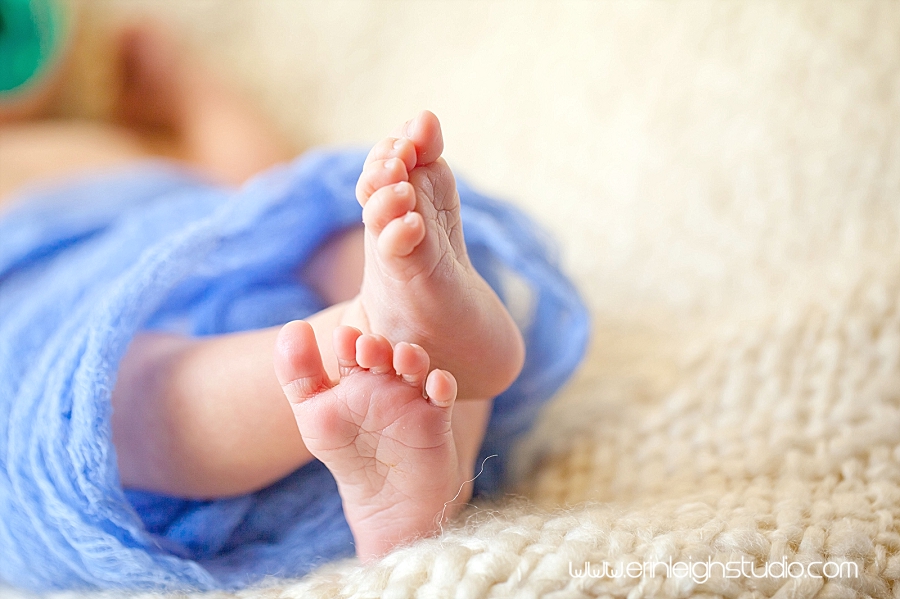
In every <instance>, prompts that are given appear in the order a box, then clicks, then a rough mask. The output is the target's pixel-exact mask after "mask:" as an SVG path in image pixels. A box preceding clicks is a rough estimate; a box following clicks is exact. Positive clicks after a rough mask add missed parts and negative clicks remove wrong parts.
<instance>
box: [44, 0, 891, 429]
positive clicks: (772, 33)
mask: <svg viewBox="0 0 900 599" xmlns="http://www.w3.org/2000/svg"><path fill="white" fill-rule="evenodd" d="M69 6H71V7H72V9H73V10H74V14H76V15H77V27H76V34H75V37H74V42H73V46H72V54H71V56H70V61H71V67H72V69H71V71H70V73H69V75H68V76H67V78H66V80H65V81H64V83H63V88H62V94H61V96H60V100H59V101H58V103H57V106H56V107H55V109H54V112H55V114H56V115H57V116H68V117H78V118H90V119H102V118H105V117H108V116H109V111H110V109H111V102H112V99H113V97H114V93H113V90H115V89H116V82H115V80H114V78H115V68H114V66H115V65H114V62H115V61H114V60H112V57H113V56H114V54H115V52H114V51H113V50H112V48H113V45H114V40H115V32H116V31H117V30H118V29H119V28H121V27H122V26H123V25H124V24H128V23H134V22H140V21H141V20H144V19H148V18H149V19H151V20H153V21H155V22H157V23H161V24H163V25H164V26H165V27H166V28H168V29H169V30H171V31H172V32H173V39H175V40H178V42H179V43H181V44H183V46H184V51H185V52H187V53H190V54H193V55H195V56H196V57H197V58H198V59H199V60H200V61H202V62H203V63H204V64H205V65H206V66H207V67H208V68H209V69H210V70H212V71H214V72H215V73H217V74H218V75H219V76H220V77H221V78H222V79H224V80H226V81H228V82H230V83H231V84H232V85H233V86H235V87H236V88H237V89H239V90H241V92H242V93H243V94H244V95H245V96H246V97H248V98H249V99H250V101H251V102H253V103H254V104H255V105H256V106H257V107H259V109H260V110H261V111H262V112H263V113H264V114H265V115H266V116H268V117H269V118H270V119H271V120H272V121H273V122H274V123H275V125H276V126H277V128H278V129H280V130H281V131H282V132H283V133H284V134H285V135H286V136H287V137H288V138H289V140H290V142H291V143H292V144H293V146H294V147H295V149H296V151H297V152H301V151H303V150H304V149H306V148H310V147H313V146H318V145H369V144H371V143H373V142H374V141H375V140H377V139H379V138H380V137H381V136H383V135H384V134H385V133H387V132H389V131H390V130H392V129H393V128H394V127H395V126H396V125H397V124H398V123H402V122H403V121H404V120H405V119H408V118H410V116H412V115H413V114H415V113H416V112H417V111H418V110H420V109H423V108H428V109H430V110H432V111H434V112H435V113H436V114H437V115H438V116H439V117H440V119H441V121H442V123H443V126H444V133H445V141H446V152H445V155H446V157H447V159H448V161H449V162H450V164H451V166H452V167H453V168H454V170H455V171H456V173H457V175H458V176H462V177H464V178H466V179H468V180H469V182H470V183H472V184H474V185H475V186H476V187H478V188H480V189H482V190H484V191H486V192H488V193H490V194H493V195H495V196H497V197H501V198H504V199H507V200H509V201H511V202H513V203H515V204H517V205H519V206H521V207H522V208H524V209H525V210H526V211H527V212H528V213H530V214H531V215H532V216H533V217H534V218H535V219H536V220H537V221H538V222H540V223H542V224H543V225H544V226H545V227H546V228H547V229H548V230H549V231H550V233H551V234H552V235H553V237H554V238H555V239H556V240H557V242H558V245H559V247H560V255H561V260H562V261H563V264H564V265H565V268H566V269H567V271H568V272H569V273H570V274H571V275H572V276H573V278H574V279H575V280H576V282H577V284H578V286H579V288H580V289H581V290H582V291H583V293H584V295H585V298H586V300H587V302H588V304H589V305H590V306H591V308H592V311H593V314H594V321H595V326H594V341H593V350H592V353H591V357H590V358H589V363H590V366H589V367H588V368H586V369H585V371H584V372H583V374H582V378H581V379H579V380H580V381H581V382H580V383H578V384H576V385H581V386H582V387H583V388H585V389H591V390H594V391H596V390H597V389H610V388H616V387H617V386H620V387H622V386H624V388H626V389H627V391H626V392H623V393H621V396H622V397H623V398H627V400H628V401H635V398H640V397H659V396H660V393H661V392H663V391H665V390H667V388H668V386H669V385H670V384H671V383H672V381H674V380H675V379H676V378H677V372H678V371H679V369H680V368H682V364H683V360H682V358H683V356H685V355H688V354H689V351H687V349H686V348H688V347H689V346H690V345H691V343H693V342H694V341H696V340H698V339H700V338H702V337H703V336H704V333H703V332H704V331H707V330H714V329H716V328H717V327H718V326H719V325H720V324H721V323H723V322H724V323H730V324H733V325H735V326H738V327H739V326H743V324H745V323H747V322H751V321H754V320H757V319H762V318H764V317H765V316H766V315H768V314H770V313H772V312H773V311H777V310H779V309H780V307H781V306H796V305H804V302H807V301H809V300H810V299H815V298H817V297H819V296H824V295H828V294H829V293H831V292H832V291H834V290H837V291H840V290H842V289H848V288H850V287H852V286H853V285H855V284H856V283H857V282H858V281H859V280H860V279H864V278H865V277H871V276H876V275H877V273H875V272H874V271H876V270H878V269H879V268H893V266H892V265H893V264H894V262H896V257H897V256H900V245H898V243H900V241H898V240H900V233H898V230H897V228H898V223H900V4H898V3H895V2H885V1H861V0H860V1H848V2H819V1H810V2H789V3H786V2H780V1H758V2H736V1H735V2H731V1H729V2H721V1H712V0H696V1H695V0H691V1H676V2H656V1H632V0H627V1H626V0H622V1H616V0H611V1H604V2H596V1H578V0H565V1H553V2H551V1H549V0H544V1H530V0H515V1H497V0H444V1H439V0H433V1H415V0H328V1H325V0H260V1H256V0H192V1H190V2H183V1H176V0H146V1H140V0H89V1H88V0H81V1H78V0H73V1H72V2H70V3H69ZM891 257H893V258H892V259H890V260H888V259H887V258H891ZM623 401H624V400H623ZM563 403H564V402H563ZM570 420H573V422H574V420H577V419H576V418H570ZM558 424H559V423H558V422H557V423H556V424H555V425H554V426H557V425H558ZM573 426H574V424H573ZM557 429H558V426H557Z"/></svg>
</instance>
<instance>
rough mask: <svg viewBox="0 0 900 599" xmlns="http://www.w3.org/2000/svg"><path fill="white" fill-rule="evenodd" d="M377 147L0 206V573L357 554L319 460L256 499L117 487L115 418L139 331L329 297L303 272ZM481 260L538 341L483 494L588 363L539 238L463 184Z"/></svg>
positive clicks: (135, 176)
mask: <svg viewBox="0 0 900 599" xmlns="http://www.w3.org/2000/svg"><path fill="white" fill-rule="evenodd" d="M364 157H365V154H364V153H363V152H358V151H341V152H338V151H334V152H312V153H309V154H306V155H305V156H303V157H301V158H299V159H298V160H296V161H295V162H293V163H291V164H288V165H284V166H280V167H277V168H274V169H272V170H270V171H268V172H266V173H263V174H261V175H259V176H258V177H256V178H255V179H253V180H252V181H250V182H248V183H247V184H246V185H245V186H243V187H242V188H241V189H237V190H235V189H226V188H220V187H216V186H214V185H211V184H210V183H208V182H205V181H203V180H201V179H199V178H198V177H197V176H196V175H194V174H192V173H190V172H187V171H184V170H181V169H179V168H176V167H174V166H172V165H168V164H165V163H146V164H142V165H139V166H136V167H134V168H131V169H128V170H123V171H119V172H116V173H107V174H103V175H97V176H93V177H88V178H84V179H81V180H79V181H77V182H71V183H69V184H67V185H66V186H65V187H55V188H48V189H44V190H35V191H32V192H31V193H30V194H29V197H28V198H27V200H25V199H23V201H20V202H19V204H18V206H17V207H16V208H15V209H13V210H11V211H9V212H8V213H6V214H5V215H3V217H2V218H0V368H2V370H0V579H2V580H4V581H7V582H9V583H11V584H13V585H16V586H20V587H23V588H28V589H33V590H47V589H61V588H120V589H140V588H155V589H163V588H167V589H177V588H194V589H214V588H237V587H241V586H244V585H247V584H251V583H254V582H257V581H259V580H260V579H262V578H263V577H265V576H268V575H277V576H299V575H302V574H304V573H306V572H308V571H309V570H310V569H312V568H313V567H315V566H316V565H318V564H320V563H322V562H323V561H327V560H329V559H332V558H335V557H338V556H345V555H351V554H352V553H353V546H352V537H351V535H350V532H349V529H348V528H347V524H346V522H345V521H344V518H343V514H342V511H341V505H340V498H339V496H338V495H337V490H336V486H335V483H334V481H333V479H332V478H331V475H330V473H329V472H328V471H327V470H326V469H325V468H324V467H323V466H322V465H321V464H320V463H318V462H313V463H311V464H308V465H307V466H305V467H303V468H301V469H300V470H298V471H297V472H295V473H293V474H292V475H290V476H288V477H287V478H285V479H284V480H282V481H279V482H278V483H276V484H274V485H272V486H271V487H269V488H267V489H264V490H262V491H259V492H257V493H254V494H250V495H246V496H242V497H237V498H230V499H225V500H219V501H189V500H183V499H178V498H171V497H161V496H157V495H153V494H149V493H140V492H134V491H126V490H123V489H122V488H121V485H120V483H119V478H118V472H117V468H116V456H115V450H114V447H113V445H112V436H111V428H110V416H111V407H110V395H111V391H112V388H113V386H114V384H115V379H116V371H117V367H118V364H119V362H120V360H121V358H122V356H123V355H124V353H125V350H126V349H127V347H128V344H129V342H130V340H131V339H132V337H133V336H134V335H135V334H136V333H137V332H138V331H140V330H145V329H159V330H167V331H178V332H182V333H185V334H190V335H210V334H219V333H227V332H233V331H239V330H247V329H252V328H259V327H266V326H274V325H278V324H282V323H284V322H287V321H288V320H291V319H295V318H303V317H305V316H308V315H309V314H311V313H313V312H315V311H317V310H320V309H322V308H323V307H325V306H324V305H323V303H322V301H321V299H320V298H318V297H317V296H316V294H315V293H314V292H313V291H312V290H311V289H310V288H308V287H306V286H304V285H303V284H302V283H301V282H300V281H298V280H297V278H296V276H295V274H294V273H296V272H297V267H298V265H301V264H303V263H304V262H305V261H306V260H307V259H308V258H309V257H310V256H311V255H312V253H313V252H315V250H316V249H317V248H318V247H319V246H320V245H321V244H322V243H323V242H324V241H325V240H327V239H328V238H329V237H330V236H331V235H333V234H334V233H336V232H338V231H341V230H343V229H346V228H348V227H351V226H357V225H358V224H359V222H360V220H361V209H360V208H359V206H358V204H357V203H356V201H355V199H354V187H355V184H356V179H357V177H358V176H359V173H360V171H361V167H362V162H363V160H364ZM459 188H460V196H461V198H462V202H463V207H462V220H463V225H464V228H465V233H466V238H467V244H468V248H469V252H470V255H471V258H472V261H473V263H474V264H475V267H476V268H477V269H478V270H479V272H481V273H482V275H483V276H484V277H485V279H487V281H488V282H489V283H490V284H491V285H492V286H493V287H494V288H495V289H496V290H497V292H498V294H499V295H500V296H501V298H502V299H503V300H504V301H505V302H506V303H507V305H508V306H510V309H511V312H512V313H513V315H514V317H515V318H516V320H517V322H518V323H519V325H520V326H521V327H522V330H523V333H524V334H525V338H526V346H527V358H526V365H525V368H524V370H523V373H522V375H521V376H520V377H519V379H518V380H517V381H516V382H515V383H514V384H513V385H512V387H511V388H510V389H509V390H507V391H506V392H505V393H503V394H502V395H501V396H499V397H498V398H497V399H496V400H495V403H494V409H493V413H492V417H491V421H490V425H489V430H488V433H487V437H486V440H485V443H484V446H483V448H482V452H481V454H482V459H483V458H484V457H487V456H489V455H497V456H499V457H497V458H492V459H489V460H487V461H486V462H485V464H484V465H485V471H484V473H483V474H482V475H481V476H480V477H479V478H478V479H477V480H476V481H475V484H476V492H477V493H491V492H494V491H496V490H497V489H498V488H499V485H500V484H501V482H502V478H503V473H504V467H505V465H506V459H507V457H508V455H509V452H510V448H511V446H512V443H513V442H514V440H515V439H516V438H517V437H518V436H519V435H521V434H522V433H523V432H524V431H525V430H526V429H527V428H528V427H529V426H530V425H531V424H532V422H533V421H534V419H535V417H536V414H537V411H538V410H539V408H540V406H541V405H542V404H543V403H544V402H545V401H546V400H547V399H548V398H549V397H550V396H551V395H552V394H553V393H554V392H555V391H556V390H557V389H558V388H559V387H560V386H561V385H562V384H563V383H564V382H565V380H566V379H567V378H568V377H569V376H570V375H571V373H572V371H573V370H574V368H575V367H576V366H577V364H578V362H579V361H580V360H581V358H582V356H583V353H584V350H585V346H586V342H587V335H588V321H587V312H586V310H585V308H584V306H583V304H582V302H581V300H580V299H579V296H578V294H577V292H576V291H575V289H574V288H573V287H572V285H571V283H570V282H569V281H568V280H567V279H566V278H565V277H564V276H563V275H562V274H561V273H560V271H559V269H558V267H557V266H556V260H555V257H554V254H553V252H552V250H551V249H550V245H549V244H548V243H547V240H546V238H545V237H544V236H543V235H542V234H541V232H540V231H539V230H538V229H537V228H536V227H535V226H534V225H533V224H532V223H531V222H530V221H529V220H528V219H527V218H526V217H525V216H524V215H522V214H521V213H519V212H518V211H516V210H515V209H513V208H511V207H509V206H506V205H504V204H501V203H499V202H496V201H494V200H490V199H488V198H485V197H483V196H481V195H479V194H478V193H476V192H474V191H472V190H471V189H470V188H469V187H468V186H466V185H465V184H463V183H461V182H460V183H459Z"/></svg>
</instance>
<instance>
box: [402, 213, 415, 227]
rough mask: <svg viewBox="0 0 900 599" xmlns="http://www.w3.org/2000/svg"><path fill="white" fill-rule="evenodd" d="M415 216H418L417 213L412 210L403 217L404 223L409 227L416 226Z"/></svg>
mask: <svg viewBox="0 0 900 599" xmlns="http://www.w3.org/2000/svg"><path fill="white" fill-rule="evenodd" d="M415 215H416V213H415V212H413V211H412V210H410V211H409V212H407V213H406V215H405V216H404V217H403V222H404V223H406V224H407V225H414V224H416V216H415Z"/></svg>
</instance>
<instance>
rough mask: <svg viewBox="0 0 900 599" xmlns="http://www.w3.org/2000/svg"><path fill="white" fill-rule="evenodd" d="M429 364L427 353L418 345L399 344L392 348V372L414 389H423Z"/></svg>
mask: <svg viewBox="0 0 900 599" xmlns="http://www.w3.org/2000/svg"><path fill="white" fill-rule="evenodd" d="M429 364H430V360H429V358H428V353H427V352H426V351H425V349H424V348H422V347H421V346H419V345H415V344H412V343H405V342H401V343H398V344H397V345H396V347H394V370H396V371H397V374H399V375H400V376H401V377H402V378H403V380H404V381H406V382H407V383H409V384H410V385H413V386H414V387H418V388H419V389H422V388H423V386H424V384H425V377H426V375H427V374H428V366H429Z"/></svg>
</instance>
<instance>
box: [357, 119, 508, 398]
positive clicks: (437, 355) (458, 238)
mask: <svg viewBox="0 0 900 599" xmlns="http://www.w3.org/2000/svg"><path fill="white" fill-rule="evenodd" d="M443 147H444V143H443V138H442V135H441V128H440V123H438V120H437V117H435V116H434V115H433V114H432V113H430V112H428V111H425V112H422V113H421V114H419V116H417V117H416V118H415V119H413V120H412V121H410V122H409V123H407V124H406V126H405V127H404V128H403V129H402V130H401V131H399V132H398V135H397V137H389V138H387V139H385V140H383V141H382V142H380V143H379V144H377V145H376V146H375V147H374V148H373V150H372V151H371V152H370V154H369V157H368V159H367V160H366V164H365V166H364V169H363V173H362V176H360V178H359V183H358V184H357V199H358V200H359V202H360V203H361V204H362V205H363V221H364V223H365V226H366V235H365V270H364V275H363V283H362V289H361V292H360V295H359V296H358V297H357V298H356V300H354V301H352V302H351V303H350V304H349V305H348V307H347V310H346V312H345V318H344V320H343V323H344V324H349V325H352V326H355V327H357V328H360V329H362V330H363V331H366V332H371V333H377V334H380V335H384V336H385V337H387V339H388V340H389V341H390V342H391V343H397V342H399V341H408V342H411V343H416V344H419V345H421V346H422V347H424V348H425V349H426V350H427V351H428V353H429V355H430V356H431V359H432V361H433V362H434V363H435V365H436V366H438V367H440V368H444V369H447V370H450V371H451V372H453V373H454V374H455V375H456V377H457V379H458V380H459V386H460V389H459V391H460V397H461V398H466V399H469V398H489V397H493V396H495V395H497V394H499V393H500V392H502V391H503V390H505V389H506V387H508V386H509V385H510V384H511V383H512V381H513V380H514V379H515V377H516V376H517V375H518V373H519V370H520V369H521V367H522V363H523V360H524V345H523V342H522V336H521V334H520V333H519V330H518V328H517V327H516V325H515V323H514V322H513V320H512V318H511V317H510V315H509V313H508V312H507V311H506V308H505V306H504V305H503V303H502V302H501V301H500V299H499V298H498V297H497V295H496V294H495V293H494V291H493V290H492V289H491V288H490V286H489V285H488V284H487V282H485V280H484V279H483V278H482V277H481V276H480V275H479V274H478V272H476V271H475V269H474V268H473V267H472V263H471V262H470V261H469V256H468V253H467V251H466V244H465V240H464V238H463V230H462V222H461V220H460V212H459V210H460V206H459V194H458V193H457V191H456V182H455V181H454V178H453V173H452V172H451V171H450V168H449V167H448V166H447V163H446V162H444V160H443V159H442V158H441V157H440V155H441V152H442V151H443Z"/></svg>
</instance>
